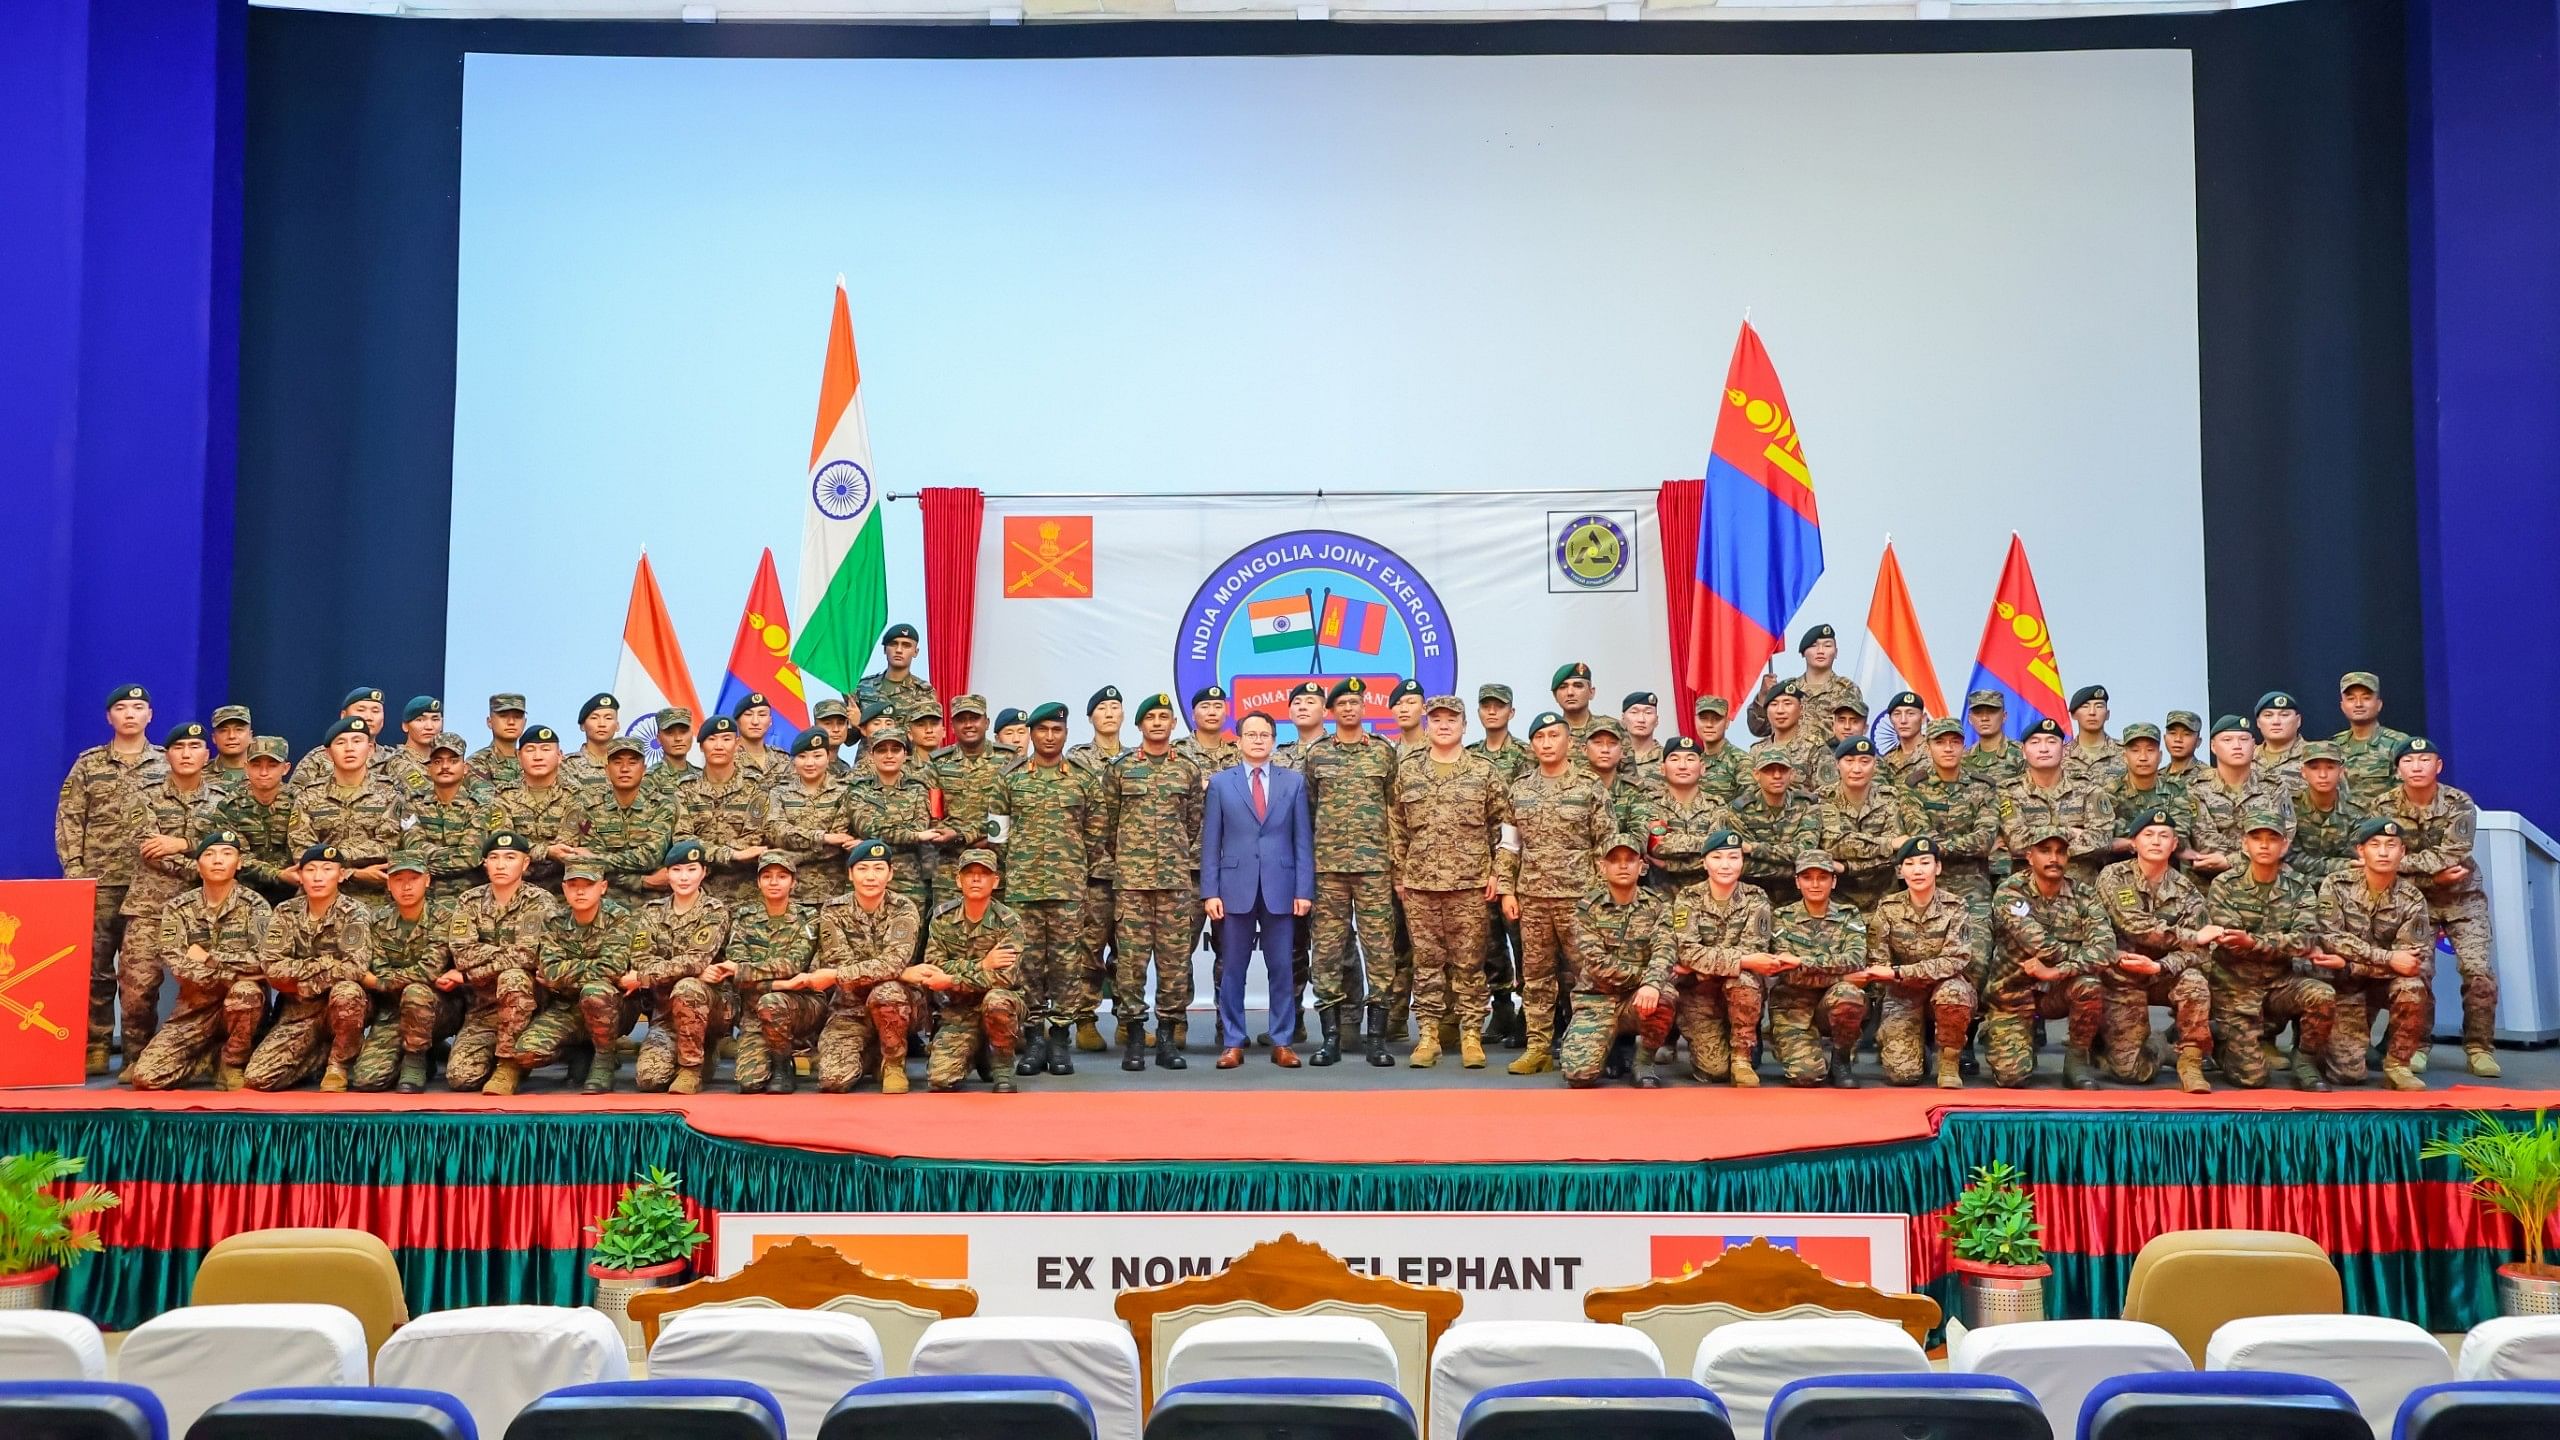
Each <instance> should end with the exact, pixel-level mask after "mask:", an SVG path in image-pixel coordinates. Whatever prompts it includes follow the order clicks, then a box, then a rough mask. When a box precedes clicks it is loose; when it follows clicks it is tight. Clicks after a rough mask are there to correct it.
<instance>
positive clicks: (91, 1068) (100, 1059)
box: [85, 1045, 107, 1075]
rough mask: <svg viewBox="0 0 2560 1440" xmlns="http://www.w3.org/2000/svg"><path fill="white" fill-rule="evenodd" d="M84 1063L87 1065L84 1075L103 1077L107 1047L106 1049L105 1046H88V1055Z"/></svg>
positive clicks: (105, 1069)
mask: <svg viewBox="0 0 2560 1440" xmlns="http://www.w3.org/2000/svg"><path fill="white" fill-rule="evenodd" d="M86 1063H87V1070H86V1072H85V1073H87V1074H90V1075H104V1074H106V1073H107V1047H106V1046H104V1045H92V1046H90V1047H89V1054H88V1057H87V1062H86Z"/></svg>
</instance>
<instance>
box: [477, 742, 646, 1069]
mask: <svg viewBox="0 0 2560 1440" xmlns="http://www.w3.org/2000/svg"><path fill="white" fill-rule="evenodd" d="M617 738H621V737H617ZM610 885H611V877H610V876H608V875H607V874H606V873H605V868H604V866H603V865H602V864H601V863H599V862H597V861H595V860H593V859H577V860H571V861H569V862H568V863H567V864H565V865H563V866H562V867H561V874H560V893H561V895H562V897H563V899H562V901H561V903H560V906H559V908H558V909H556V910H555V911H554V912H553V913H552V915H551V917H550V918H549V919H548V920H546V921H545V922H543V927H542V945H541V949H540V951H539V952H538V953H539V956H540V958H539V959H538V960H537V961H536V962H535V969H534V977H535V979H537V980H538V981H540V982H541V987H542V1001H541V1005H540V1008H538V1009H536V1010H535V1011H534V1015H533V1018H532V1019H531V1020H530V1021H527V1022H526V1024H525V1027H524V1031H523V1033H521V1034H519V1035H518V1036H517V1037H516V1041H515V1056H516V1058H515V1059H514V1060H513V1061H512V1062H504V1063H501V1065H500V1066H499V1069H500V1070H501V1071H502V1072H508V1073H511V1074H512V1075H513V1076H514V1077H515V1078H517V1079H521V1078H522V1077H523V1076H524V1075H525V1074H526V1073H527V1072H529V1071H533V1070H539V1069H541V1068H542V1067H543V1066H545V1065H548V1064H550V1063H551V1062H552V1061H554V1060H559V1059H563V1058H565V1057H566V1056H567V1055H568V1054H570V1053H571V1052H572V1051H573V1050H574V1049H575V1048H576V1047H577V1045H578V1042H579V1041H581V1040H584V1041H585V1042H586V1044H585V1049H586V1073H585V1074H584V1075H583V1076H582V1077H580V1084H579V1088H580V1090H581V1091H582V1092H583V1093H585V1094H588V1095H602V1094H605V1093H607V1092H608V1091H610V1090H612V1089H613V1077H614V1072H615V1071H617V1070H619V1069H621V1068H622V1054H621V1044H622V1032H623V1031H624V1029H626V1028H627V1024H626V1021H627V1017H628V1007H627V1006H626V1005H625V1004H624V1002H623V992H622V979H623V977H624V976H626V975H628V974H630V973H631V971H632V969H633V967H635V966H637V965H639V964H640V963H641V962H642V961H643V960H644V959H646V958H647V956H648V951H649V937H648V934H647V932H646V931H644V930H643V929H642V928H641V925H640V917H639V914H638V913H637V912H636V911H634V910H633V909H632V908H631V907H630V906H629V905H627V904H625V903H623V902H622V901H621V900H619V899H616V898H615V897H614V895H613V893H612V891H611V889H610V888H609V887H610Z"/></svg>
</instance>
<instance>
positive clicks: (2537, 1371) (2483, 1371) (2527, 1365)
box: [2453, 1315, 2560, 1380]
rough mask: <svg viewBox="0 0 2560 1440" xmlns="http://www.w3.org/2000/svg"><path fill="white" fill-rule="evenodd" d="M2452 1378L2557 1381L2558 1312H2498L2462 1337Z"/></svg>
mask: <svg viewBox="0 0 2560 1440" xmlns="http://www.w3.org/2000/svg"><path fill="white" fill-rule="evenodd" d="M2453 1378H2454V1379H2456V1380H2560V1315H2501V1316H2499V1317H2498V1318H2497V1319H2495V1320H2483V1321H2481V1322H2480V1323H2479V1324H2477V1325H2474V1326H2472V1327H2471V1333H2470V1334H2469V1335H2466V1336H2464V1337H2463V1340H2462V1354H2461V1356H2460V1358H2459V1359H2457V1360H2456V1362H2455V1364H2454V1371H2453Z"/></svg>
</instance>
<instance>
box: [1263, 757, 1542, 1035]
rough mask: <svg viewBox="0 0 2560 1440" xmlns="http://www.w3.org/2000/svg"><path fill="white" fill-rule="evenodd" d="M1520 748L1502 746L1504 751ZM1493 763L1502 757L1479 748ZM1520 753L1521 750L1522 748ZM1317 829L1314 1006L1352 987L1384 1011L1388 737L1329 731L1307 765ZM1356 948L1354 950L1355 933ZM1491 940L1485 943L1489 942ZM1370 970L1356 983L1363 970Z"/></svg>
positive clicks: (1389, 967) (1391, 979) (1389, 937)
mask: <svg viewBox="0 0 2560 1440" xmlns="http://www.w3.org/2000/svg"><path fill="white" fill-rule="evenodd" d="M1515 750H1524V747H1521V746H1518V745H1508V746H1505V747H1503V750H1502V752H1501V753H1502V754H1506V755H1507V754H1509V753H1510V752H1512V751H1515ZM1478 753H1479V754H1480V755H1482V756H1483V758H1484V760H1485V763H1487V764H1488V765H1493V766H1496V767H1497V768H1496V770H1495V774H1496V775H1497V776H1499V775H1500V774H1501V773H1502V770H1501V769H1500V768H1499V767H1501V766H1503V765H1505V764H1507V763H1508V762H1507V761H1503V760H1500V759H1497V758H1495V756H1493V755H1484V754H1483V752H1478ZM1524 753H1525V751H1524ZM1304 773H1305V775H1306V777H1307V803H1308V809H1309V811H1310V813H1311V815H1312V818H1313V824H1314V830H1315V867H1316V903H1315V924H1314V926H1313V929H1314V932H1315V941H1314V944H1315V992H1316V1008H1317V1009H1319V1010H1322V1009H1324V1008H1326V1007H1327V1006H1331V1005H1341V1004H1344V1003H1346V1002H1348V1001H1349V1000H1350V999H1351V998H1352V995H1353V993H1354V991H1355V990H1357V991H1358V993H1359V994H1360V996H1361V997H1362V999H1363V1000H1364V1002H1365V1003H1366V1004H1367V1005H1368V1006H1369V1007H1370V1008H1373V1009H1376V1010H1378V1011H1380V1012H1381V1013H1380V1014H1379V1015H1377V1016H1375V1017H1372V1018H1373V1019H1375V1020H1377V1021H1378V1022H1379V1023H1381V1024H1383V1023H1384V1020H1385V1015H1384V1013H1383V1012H1384V1010H1385V1008H1386V1006H1387V1005H1388V1004H1389V1003H1390V1001H1391V1000H1392V999H1393V998H1394V995H1393V992H1394V988H1395V959H1394V956H1395V884H1394V880H1393V877H1392V876H1391V875H1390V874H1389V873H1388V846H1389V842H1388V821H1387V812H1388V810H1389V809H1390V808H1391V807H1392V806H1393V805H1394V803H1395V780H1396V759H1395V752H1394V750H1393V748H1392V747H1390V746H1389V745H1388V744H1387V742H1385V741H1383V740H1380V739H1377V738H1375V737H1371V738H1369V739H1365V740H1360V741H1357V742H1351V743H1346V742H1344V741H1343V740H1341V739H1340V738H1338V737H1328V738H1327V739H1326V740H1325V741H1324V743H1323V744H1321V745H1318V746H1316V747H1315V748H1314V750H1313V751H1311V752H1310V753H1309V754H1308V756H1307V758H1306V763H1305V767H1304ZM1355 938H1356V939H1357V940H1358V942H1359V947H1360V948H1359V950H1358V951H1357V952H1356V953H1355V952H1354V951H1353V950H1352V948H1351V947H1352V942H1353V940H1354V939H1355ZM1488 948H1489V947H1488ZM1364 967H1365V968H1366V970H1367V972H1368V978H1367V983H1366V984H1365V985H1362V984H1361V971H1362V969H1363V968H1364Z"/></svg>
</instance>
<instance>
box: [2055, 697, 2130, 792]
mask: <svg viewBox="0 0 2560 1440" xmlns="http://www.w3.org/2000/svg"><path fill="white" fill-rule="evenodd" d="M2107 713H2108V712H2107V687H2106V686H2104V685H2083V686H2081V687H2080V688H2079V689H2077V690H2074V691H2072V692H2071V723H2072V725H2073V727H2074V728H2073V732H2072V736H2071V743H2070V744H2069V745H2066V746H2065V747H2063V752H2062V773H2063V775H2064V776H2065V777H2066V778H2068V779H2072V780H2086V781H2088V782H2090V783H2091V784H2094V785H2096V786H2097V787H2098V788H2099V789H2101V790H2104V789H2106V788H2108V787H2109V786H2111V785H2113V784H2115V780H2116V776H2117V775H2119V774H2121V773H2123V771H2124V747H2123V746H2122V745H2119V744H2117V743H2116V739H2115V737H2114V736H2112V735H2109V734H2108V733H2107Z"/></svg>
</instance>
